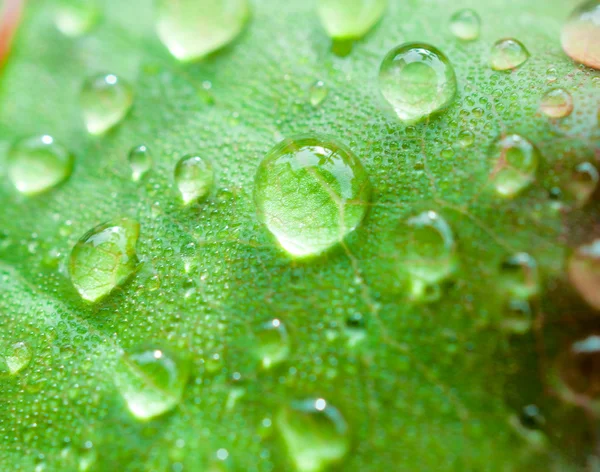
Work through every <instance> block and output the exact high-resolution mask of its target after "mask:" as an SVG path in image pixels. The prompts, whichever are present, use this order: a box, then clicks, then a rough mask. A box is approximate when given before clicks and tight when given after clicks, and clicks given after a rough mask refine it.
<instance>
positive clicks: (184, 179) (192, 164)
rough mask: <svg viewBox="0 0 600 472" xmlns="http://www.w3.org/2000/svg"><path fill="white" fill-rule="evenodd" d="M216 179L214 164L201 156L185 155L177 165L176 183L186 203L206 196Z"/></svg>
mask: <svg viewBox="0 0 600 472" xmlns="http://www.w3.org/2000/svg"><path fill="white" fill-rule="evenodd" d="M214 180H215V175H214V171H213V167H212V164H211V163H210V162H209V161H208V160H206V159H204V158H202V157H200V156H185V157H183V158H181V159H180V160H179V162H177V165H176V166H175V184H176V185H177V188H178V189H179V192H180V193H181V198H182V199H183V203H184V204H185V205H189V204H190V203H193V202H196V201H199V200H202V199H204V198H206V196H207V195H208V194H209V193H210V191H211V189H212V187H213V184H214Z"/></svg>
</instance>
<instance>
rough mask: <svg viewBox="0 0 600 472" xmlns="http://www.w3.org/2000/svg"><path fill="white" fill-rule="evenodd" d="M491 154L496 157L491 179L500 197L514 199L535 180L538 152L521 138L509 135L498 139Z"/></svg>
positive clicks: (538, 159)
mask: <svg viewBox="0 0 600 472" xmlns="http://www.w3.org/2000/svg"><path fill="white" fill-rule="evenodd" d="M492 153H493V155H495V156H497V161H496V167H495V168H494V171H493V172H492V179H493V181H494V186H495V188H496V191H497V192H498V193H499V194H500V195H502V196H504V197H508V198H511V197H514V196H516V195H518V194H519V193H520V192H521V191H522V190H523V189H525V188H526V187H528V186H529V185H530V184H531V183H532V182H533V180H534V179H535V173H536V171H537V168H538V164H539V162H540V160H541V156H540V152H539V151H538V149H537V148H536V147H535V146H534V145H533V144H532V143H531V142H529V141H528V140H527V139H525V138H524V137H523V136H519V135H518V134H509V135H507V136H505V137H503V138H500V139H498V140H497V141H496V142H495V143H494V145H493V146H492Z"/></svg>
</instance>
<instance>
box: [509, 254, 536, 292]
mask: <svg viewBox="0 0 600 472" xmlns="http://www.w3.org/2000/svg"><path fill="white" fill-rule="evenodd" d="M500 283H501V285H502V287H503V289H504V290H505V291H506V292H507V293H508V294H509V295H510V296H511V297H514V298H519V299H525V300H526V299H528V298H531V297H533V296H535V295H537V294H538V292H539V288H540V287H539V284H540V281H539V274H538V267H537V263H536V262H535V259H534V258H533V257H531V256H530V255H529V254H527V253H525V252H519V253H517V254H514V255H513V256H511V257H509V258H507V259H506V260H504V261H503V262H502V264H501V265H500Z"/></svg>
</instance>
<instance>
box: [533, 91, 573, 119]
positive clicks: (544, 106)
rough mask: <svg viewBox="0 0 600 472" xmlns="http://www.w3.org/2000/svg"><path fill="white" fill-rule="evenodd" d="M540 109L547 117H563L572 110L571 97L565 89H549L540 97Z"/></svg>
mask: <svg viewBox="0 0 600 472" xmlns="http://www.w3.org/2000/svg"><path fill="white" fill-rule="evenodd" d="M540 110H542V112H543V113H544V114H545V115H546V116H548V117H549V118H564V117H566V116H569V115H570V114H571V112H572V111H573V98H572V97H571V94H570V93H569V92H567V91H566V90H565V89H561V88H557V89H553V90H549V91H548V92H546V93H545V94H544V96H543V97H542V101H541V102H540Z"/></svg>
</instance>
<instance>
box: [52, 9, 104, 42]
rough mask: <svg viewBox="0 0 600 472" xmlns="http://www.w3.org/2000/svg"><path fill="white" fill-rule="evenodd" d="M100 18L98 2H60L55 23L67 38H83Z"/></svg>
mask: <svg viewBox="0 0 600 472" xmlns="http://www.w3.org/2000/svg"><path fill="white" fill-rule="evenodd" d="M99 18H100V6H99V5H98V0H77V1H73V0H58V2H57V3H56V11H55V15H54V21H55V23H56V27H57V28H58V30H59V31H60V32H61V33H62V34H64V35H65V36H71V37H76V36H81V35H83V34H85V33H87V32H89V31H90V30H91V29H92V28H93V27H94V25H95V24H96V23H97V22H98V19H99Z"/></svg>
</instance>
